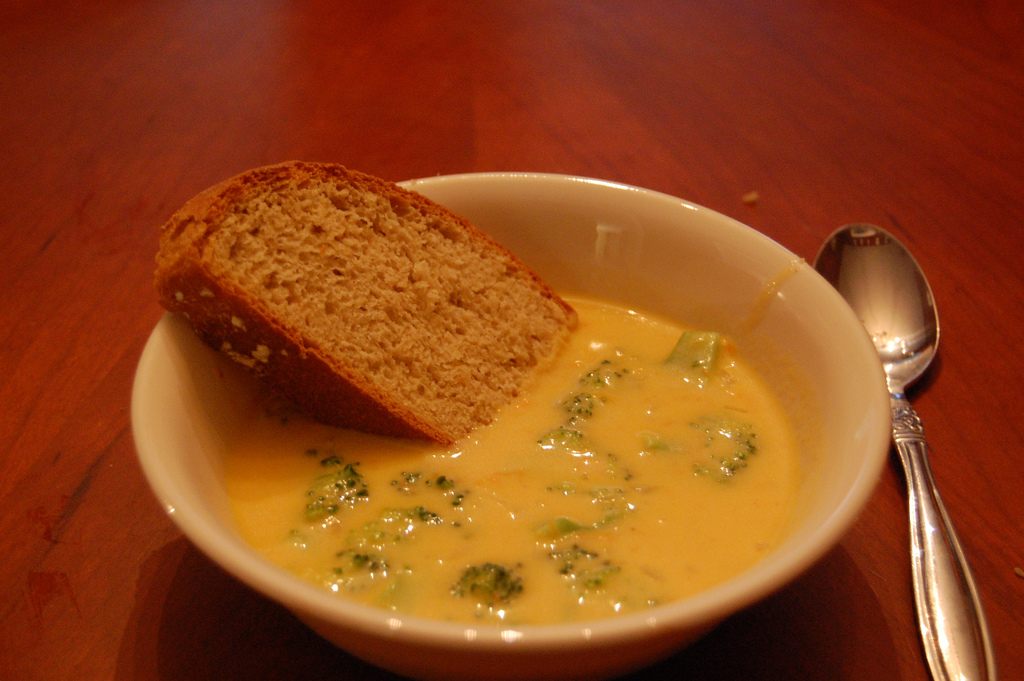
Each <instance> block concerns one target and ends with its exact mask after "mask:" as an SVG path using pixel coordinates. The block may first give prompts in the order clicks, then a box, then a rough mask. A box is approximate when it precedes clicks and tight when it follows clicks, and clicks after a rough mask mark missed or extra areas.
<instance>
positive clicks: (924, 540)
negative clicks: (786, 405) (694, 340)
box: [814, 224, 995, 681]
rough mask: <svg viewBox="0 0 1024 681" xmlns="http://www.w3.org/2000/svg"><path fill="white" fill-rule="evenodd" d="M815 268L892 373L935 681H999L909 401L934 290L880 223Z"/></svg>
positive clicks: (933, 319)
mask: <svg viewBox="0 0 1024 681" xmlns="http://www.w3.org/2000/svg"><path fill="white" fill-rule="evenodd" d="M814 267H815V269H816V270H818V272H819V273H821V274H822V276H824V277H825V279H827V280H828V281H829V283H831V284H832V285H833V286H834V287H835V288H836V289H837V290H838V291H839V292H840V293H841V294H842V296H843V297H844V298H845V299H846V301H847V302H848V303H849V304H850V307H851V308H853V311H854V312H855V313H856V314H857V316H858V317H860V319H861V321H862V322H863V324H864V328H865V329H866V330H867V332H868V334H869V335H870V336H871V340H872V342H873V343H874V345H875V349H876V350H877V351H878V356H879V359H881V361H882V366H883V367H884V369H885V375H886V382H887V384H888V386H889V393H890V404H891V407H892V422H893V426H892V431H893V442H894V443H895V445H896V451H897V452H898V453H899V456H900V461H901V462H902V464H903V470H904V472H905V473H906V478H907V486H908V491H909V507H910V540H911V565H912V573H913V580H914V596H915V601H916V607H917V619H918V625H919V628H920V630H921V640H922V643H923V644H924V648H925V657H926V658H927V660H928V664H929V667H930V668H931V671H932V676H933V678H935V679H936V681H946V680H950V681H952V680H954V679H956V680H957V681H983V680H989V681H991V680H993V679H995V660H994V656H993V652H992V645H991V641H990V639H989V634H988V627H987V625H986V623H985V616H984V613H983V611H982V607H981V600H980V598H979V597H978V590H977V588H976V586H975V584H974V578H973V577H972V575H971V571H970V568H969V567H968V565H967V559H966V557H965V556H964V552H963V548H962V547H961V545H960V540H959V538H958V537H957V536H956V532H955V531H954V529H953V523H952V522H951V521H950V519H949V515H948V514H947V513H946V509H945V507H944V506H943V504H942V499H941V497H940V496H939V491H938V489H937V488H936V486H935V481H934V479H933V477H932V473H931V469H930V466H929V464H928V447H927V445H926V443H925V439H924V428H923V427H922V425H921V419H920V418H919V417H918V415H917V413H916V412H915V411H914V409H913V407H911V406H910V402H909V401H907V398H906V396H905V395H904V391H905V390H906V387H907V386H908V385H910V384H911V383H913V382H914V381H915V380H917V379H918V378H919V377H920V376H921V375H922V374H923V373H924V372H925V370H926V369H927V368H928V365H929V364H931V362H932V359H933V358H934V357H935V353H936V351H937V350H938V345H939V317H938V313H937V311H936V309H935V301H934V298H933V297H932V291H931V287H930V286H929V285H928V280H927V279H926V278H925V276H924V273H923V272H922V270H921V268H920V266H918V264H917V262H916V261H915V260H914V257H913V256H912V255H911V254H910V252H909V251H908V250H907V249H906V248H905V247H904V246H903V244H901V243H900V242H899V241H898V240H897V239H896V237H894V236H892V235H891V234H889V233H888V232H886V231H885V230H883V229H881V228H880V227H875V226H874V225H866V224H852V225H847V226H846V227H842V228H840V229H839V230H837V231H836V232H835V233H833V234H832V236H830V237H829V238H828V240H827V241H826V242H825V244H824V245H823V246H822V248H821V250H820V251H819V252H818V255H817V257H816V258H815V260H814Z"/></svg>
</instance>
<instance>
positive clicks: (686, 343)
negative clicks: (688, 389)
mask: <svg viewBox="0 0 1024 681" xmlns="http://www.w3.org/2000/svg"><path fill="white" fill-rule="evenodd" d="M721 348H722V336H721V334H718V333H715V332H714V331H684V332H683V333H682V335H680V336H679V341H678V342H677V343H676V345H675V347H674V348H672V352H671V353H669V356H668V357H667V358H666V359H665V363H666V364H670V365H672V366H675V367H678V368H679V369H680V370H681V371H682V372H683V375H684V376H685V378H686V380H689V381H693V382H695V383H696V384H697V385H704V384H705V383H707V381H708V380H709V379H710V378H711V376H712V375H713V373H714V371H715V369H716V368H717V365H718V353H719V351H720V350H721Z"/></svg>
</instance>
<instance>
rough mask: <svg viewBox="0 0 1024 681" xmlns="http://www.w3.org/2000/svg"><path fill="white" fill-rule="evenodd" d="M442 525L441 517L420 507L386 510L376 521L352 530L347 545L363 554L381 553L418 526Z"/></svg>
mask: <svg viewBox="0 0 1024 681" xmlns="http://www.w3.org/2000/svg"><path fill="white" fill-rule="evenodd" d="M442 523H444V520H443V519H442V518H441V516H439V515H437V514H436V513H434V512H433V511H428V510H427V509H425V508H423V507H422V506H416V507H415V508H391V509H386V510H384V511H383V512H381V514H380V516H379V517H378V518H377V519H376V520H371V521H370V522H368V523H366V524H365V525H363V526H362V527H361V528H359V529H356V530H353V531H352V532H351V533H350V534H349V536H348V545H349V546H351V547H355V548H358V549H359V550H361V551H364V552H366V551H368V550H369V549H371V548H372V549H376V550H377V551H383V550H384V548H385V547H386V546H387V545H388V544H391V543H394V542H396V541H400V540H402V539H403V538H405V537H408V536H409V535H411V534H412V533H413V532H414V531H415V530H416V528H417V526H419V525H441V524H442Z"/></svg>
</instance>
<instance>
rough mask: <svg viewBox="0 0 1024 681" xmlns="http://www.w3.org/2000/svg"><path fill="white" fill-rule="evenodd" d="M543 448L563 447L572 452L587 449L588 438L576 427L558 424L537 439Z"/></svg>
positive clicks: (562, 448)
mask: <svg viewBox="0 0 1024 681" xmlns="http://www.w3.org/2000/svg"><path fill="white" fill-rule="evenodd" d="M537 444H539V445H540V446H541V449H561V450H564V451H567V452H570V453H579V452H585V451H587V443H586V438H584V437H583V433H582V432H580V431H578V430H576V429H575V428H567V427H566V426H558V427H557V428H553V429H551V430H549V431H548V432H546V433H544V434H543V435H541V436H540V438H539V439H538V440H537Z"/></svg>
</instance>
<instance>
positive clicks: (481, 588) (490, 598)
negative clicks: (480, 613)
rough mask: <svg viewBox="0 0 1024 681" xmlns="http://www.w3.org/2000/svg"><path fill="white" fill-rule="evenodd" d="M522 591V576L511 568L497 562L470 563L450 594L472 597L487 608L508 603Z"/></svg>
mask: <svg viewBox="0 0 1024 681" xmlns="http://www.w3.org/2000/svg"><path fill="white" fill-rule="evenodd" d="M522 592H523V580H522V578H521V577H519V575H517V574H516V572H515V570H514V569H513V568H509V567H505V566H504V565H499V564H497V563H484V564H483V565H471V566H470V567H468V568H466V569H465V570H464V571H463V572H462V576H461V577H460V578H459V581H458V582H456V583H455V584H454V585H453V586H452V588H451V593H452V595H454V596H458V597H460V598H461V597H470V598H474V599H476V601H477V602H478V603H479V604H480V605H483V606H486V607H488V608H493V607H495V606H497V605H508V604H509V603H511V602H512V601H513V600H514V599H515V598H516V597H517V596H519V595H520V594H521V593H522Z"/></svg>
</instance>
